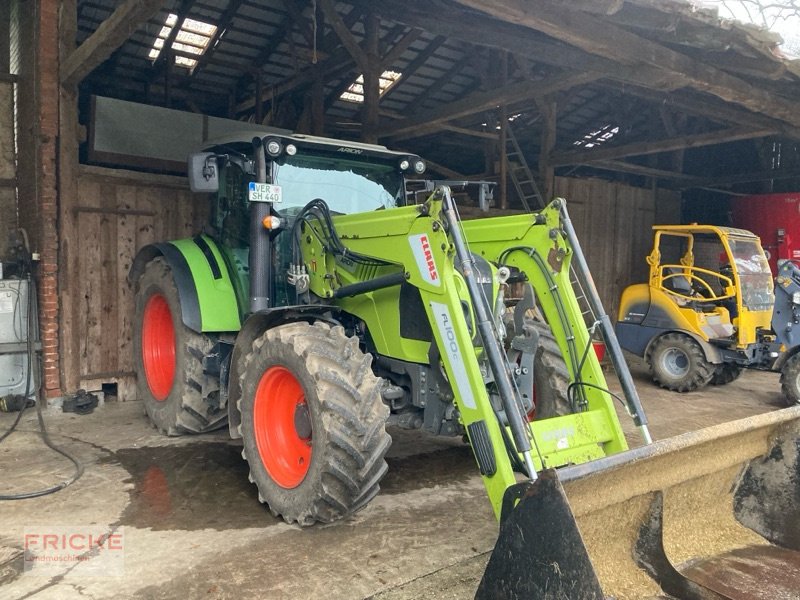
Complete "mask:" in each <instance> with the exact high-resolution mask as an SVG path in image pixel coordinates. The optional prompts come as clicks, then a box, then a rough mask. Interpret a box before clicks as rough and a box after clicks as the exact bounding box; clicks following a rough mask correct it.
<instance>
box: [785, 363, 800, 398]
mask: <svg viewBox="0 0 800 600" xmlns="http://www.w3.org/2000/svg"><path fill="white" fill-rule="evenodd" d="M781 391H782V392H783V397H784V399H785V400H786V405H787V406H794V405H795V404H800V354H795V355H794V356H791V357H790V358H789V359H788V360H787V361H786V362H785V363H784V365H783V368H782V369H781Z"/></svg>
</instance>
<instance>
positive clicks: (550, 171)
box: [536, 98, 558, 203]
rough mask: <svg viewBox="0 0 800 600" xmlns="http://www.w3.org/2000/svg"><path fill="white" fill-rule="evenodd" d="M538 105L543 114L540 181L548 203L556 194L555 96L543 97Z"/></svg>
mask: <svg viewBox="0 0 800 600" xmlns="http://www.w3.org/2000/svg"><path fill="white" fill-rule="evenodd" d="M536 105H537V106H538V108H539V113H540V114H541V115H542V122H543V126H542V137H541V143H540V144H539V181H541V182H542V194H543V195H544V197H543V198H542V202H544V203H547V202H549V201H550V198H552V197H553V195H554V194H555V183H556V177H555V169H554V166H553V162H552V161H551V160H550V155H551V154H552V152H553V148H555V147H556V118H557V114H558V113H557V105H556V101H555V100H554V99H553V98H543V99H542V100H540V101H538V102H537V103H536Z"/></svg>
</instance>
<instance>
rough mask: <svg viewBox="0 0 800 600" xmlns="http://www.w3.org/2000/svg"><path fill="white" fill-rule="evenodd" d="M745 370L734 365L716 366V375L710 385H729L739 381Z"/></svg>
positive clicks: (723, 364)
mask: <svg viewBox="0 0 800 600" xmlns="http://www.w3.org/2000/svg"><path fill="white" fill-rule="evenodd" d="M743 370H744V369H742V367H740V366H739V365H737V364H733V363H722V364H721V365H716V366H715V369H714V375H713V376H712V377H711V381H709V383H710V384H711V385H728V384H729V383H732V382H734V381H736V380H737V379H739V377H740V376H741V374H742V371H743Z"/></svg>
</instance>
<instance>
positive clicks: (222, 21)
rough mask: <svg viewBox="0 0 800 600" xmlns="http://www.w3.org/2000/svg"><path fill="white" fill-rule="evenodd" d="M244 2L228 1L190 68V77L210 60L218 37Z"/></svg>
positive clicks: (195, 74) (238, 0)
mask: <svg viewBox="0 0 800 600" xmlns="http://www.w3.org/2000/svg"><path fill="white" fill-rule="evenodd" d="M244 2H245V0H230V2H228V7H227V8H226V9H225V12H223V13H222V16H220V18H219V21H218V22H217V30H216V31H215V32H214V35H213V36H211V39H210V40H209V42H208V47H207V48H206V51H205V52H204V53H203V54H202V55H201V56H200V57H199V58H197V59H196V60H197V64H196V65H195V67H194V69H193V70H192V74H191V78H192V79H193V78H195V77H197V74H198V73H199V72H200V71H202V70H203V69H204V68H205V66H206V65H207V64H208V63H209V62H210V61H211V59H212V57H213V56H214V53H215V52H216V50H217V45H218V43H219V41H220V38H221V37H222V35H223V34H224V33H225V32H226V31H227V30H228V28H229V27H230V26H231V24H232V23H233V20H234V19H235V18H236V13H238V12H239V8H241V6H242V4H244Z"/></svg>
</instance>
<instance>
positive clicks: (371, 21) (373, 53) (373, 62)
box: [323, 5, 382, 144]
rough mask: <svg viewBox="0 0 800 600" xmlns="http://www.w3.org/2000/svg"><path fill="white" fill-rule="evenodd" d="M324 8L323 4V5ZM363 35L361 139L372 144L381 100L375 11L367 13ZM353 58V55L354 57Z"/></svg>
mask: <svg viewBox="0 0 800 600" xmlns="http://www.w3.org/2000/svg"><path fill="white" fill-rule="evenodd" d="M323 10H324V5H323ZM365 30H366V31H365V36H364V46H365V56H366V64H365V65H364V66H365V67H366V68H364V69H363V72H364V104H363V112H362V121H363V126H362V128H361V141H363V142H367V143H370V144H374V143H376V142H377V141H378V126H379V123H380V113H379V111H378V109H379V103H380V100H381V88H380V77H381V70H382V69H381V57H380V47H379V44H380V34H381V19H380V17H379V16H378V15H376V14H375V13H371V14H369V15H367V18H366V27H365ZM354 58H355V57H354Z"/></svg>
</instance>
